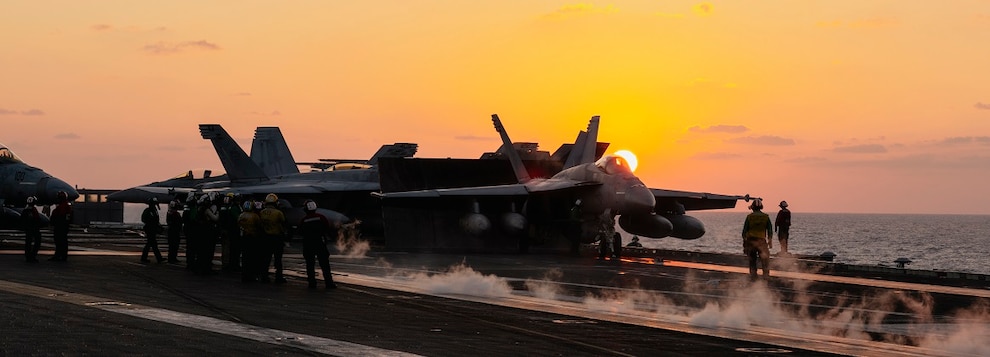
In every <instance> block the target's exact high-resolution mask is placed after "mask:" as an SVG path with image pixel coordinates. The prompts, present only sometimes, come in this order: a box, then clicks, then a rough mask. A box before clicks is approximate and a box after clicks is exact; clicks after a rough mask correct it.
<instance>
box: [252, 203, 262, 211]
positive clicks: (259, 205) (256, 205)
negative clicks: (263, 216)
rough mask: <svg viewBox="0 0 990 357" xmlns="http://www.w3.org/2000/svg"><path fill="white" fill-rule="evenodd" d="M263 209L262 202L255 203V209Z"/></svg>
mask: <svg viewBox="0 0 990 357" xmlns="http://www.w3.org/2000/svg"><path fill="white" fill-rule="evenodd" d="M261 208H262V204H261V201H254V209H261Z"/></svg>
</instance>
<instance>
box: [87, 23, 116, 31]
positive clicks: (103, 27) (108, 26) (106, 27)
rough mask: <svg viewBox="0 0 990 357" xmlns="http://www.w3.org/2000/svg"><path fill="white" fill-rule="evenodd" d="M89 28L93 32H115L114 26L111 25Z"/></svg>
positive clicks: (97, 25) (98, 25)
mask: <svg viewBox="0 0 990 357" xmlns="http://www.w3.org/2000/svg"><path fill="white" fill-rule="evenodd" d="M89 28H90V29H93V31H110V30H113V26H110V25H107V24H96V25H93V26H90V27H89Z"/></svg>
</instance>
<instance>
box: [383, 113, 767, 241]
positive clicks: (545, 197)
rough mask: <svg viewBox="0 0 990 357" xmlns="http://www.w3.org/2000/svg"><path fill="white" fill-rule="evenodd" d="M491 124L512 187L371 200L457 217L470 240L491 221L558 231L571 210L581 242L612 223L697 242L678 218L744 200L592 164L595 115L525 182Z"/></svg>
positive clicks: (623, 164)
mask: <svg viewBox="0 0 990 357" xmlns="http://www.w3.org/2000/svg"><path fill="white" fill-rule="evenodd" d="M492 122H493V123H494V125H495V130H496V131H497V132H498V133H499V135H500V136H501V139H502V143H503V150H500V152H501V153H502V154H503V155H507V156H508V159H509V161H510V162H511V166H512V169H513V171H514V173H515V176H516V179H517V181H518V182H517V183H515V184H503V185H490V186H470V187H454V188H437V189H425V190H414V191H398V192H384V193H377V194H374V195H375V196H377V197H379V198H381V199H382V200H383V205H385V206H386V207H389V206H395V207H416V209H419V208H420V207H433V208H437V209H440V210H450V209H454V210H457V209H460V210H463V211H462V212H463V217H462V218H461V219H459V220H458V222H459V224H460V226H461V228H462V229H463V230H464V231H466V232H467V233H472V234H475V235H478V234H482V233H483V232H485V231H487V230H489V229H490V228H491V227H492V224H491V222H492V221H493V219H492V218H495V220H496V221H497V222H499V223H498V225H496V227H500V228H501V231H502V232H505V233H508V234H516V233H521V232H524V231H526V229H527V227H528V226H529V225H544V226H558V227H559V226H560V219H561V218H562V217H568V215H569V214H570V212H571V209H572V208H573V207H574V206H575V205H576V204H577V205H580V212H581V215H582V220H581V221H582V222H583V224H581V226H582V229H581V232H580V234H579V236H580V240H581V241H582V242H584V243H590V242H593V241H594V240H595V236H596V233H597V229H596V227H598V226H599V225H600V224H602V223H603V222H604V220H607V221H608V222H614V221H613V220H614V219H615V217H616V216H618V217H619V219H618V223H619V226H620V227H622V229H623V230H625V231H626V232H628V233H630V234H635V235H639V236H645V237H652V238H662V237H668V236H669V237H676V238H681V239H697V238H699V237H701V236H702V235H704V233H705V228H704V225H703V224H702V223H701V221H699V220H698V219H696V218H694V217H691V216H688V215H685V211H688V210H698V209H717V208H732V207H735V205H736V202H737V201H738V200H740V199H746V198H747V197H748V196H734V195H716V194H710V193H702V192H687V191H673V190H665V189H653V188H649V187H647V186H646V185H645V184H644V183H643V182H642V181H641V180H640V179H639V178H638V177H637V176H636V175H634V174H633V171H632V169H631V168H630V164H629V162H627V160H626V159H625V158H623V157H622V156H618V155H605V156H603V157H601V158H600V159H598V160H597V161H596V160H595V158H596V150H597V148H598V147H599V143H598V141H597V139H598V125H599V117H598V116H594V117H592V118H591V120H590V122H589V124H588V130H587V131H586V132H581V133H580V134H579V135H578V138H577V140H576V141H575V143H574V145H573V146H572V147H571V152H570V154H569V155H568V156H567V160H566V162H565V164H564V167H563V170H561V171H560V172H558V173H556V174H554V175H553V176H552V177H550V178H534V177H530V175H529V173H528V172H527V169H526V167H525V166H524V165H523V163H522V160H521V159H520V157H519V155H518V153H517V150H512V149H506V148H512V145H513V144H512V141H511V140H510V139H509V136H508V134H507V133H506V131H505V128H504V127H503V126H502V122H501V121H500V120H499V118H498V116H497V115H494V114H493V115H492ZM489 217H492V218H489ZM543 228H547V227H543ZM543 228H539V227H538V228H537V229H535V230H530V231H540V230H542V229H543ZM550 228H551V229H553V227H550Z"/></svg>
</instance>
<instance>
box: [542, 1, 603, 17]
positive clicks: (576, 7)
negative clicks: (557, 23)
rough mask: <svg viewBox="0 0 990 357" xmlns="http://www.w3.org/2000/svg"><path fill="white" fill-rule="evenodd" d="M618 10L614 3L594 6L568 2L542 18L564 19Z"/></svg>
mask: <svg viewBox="0 0 990 357" xmlns="http://www.w3.org/2000/svg"><path fill="white" fill-rule="evenodd" d="M618 11H619V9H618V8H616V7H615V6H614V5H606V6H595V5H594V4H569V5H564V6H561V7H560V8H558V9H556V10H554V11H553V12H551V13H549V14H546V15H543V18H545V19H564V18H568V17H574V16H588V15H601V14H611V13H615V12H618Z"/></svg>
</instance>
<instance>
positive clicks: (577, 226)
mask: <svg viewBox="0 0 990 357" xmlns="http://www.w3.org/2000/svg"><path fill="white" fill-rule="evenodd" d="M583 225H584V211H583V210H581V200H580V199H577V200H574V205H573V206H571V210H570V211H569V212H568V214H567V226H566V227H564V233H565V234H566V235H567V240H568V243H570V248H571V255H575V256H576V255H578V254H580V250H581V236H582V235H583V233H584V232H583V231H582V230H583V228H584V226H583Z"/></svg>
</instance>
